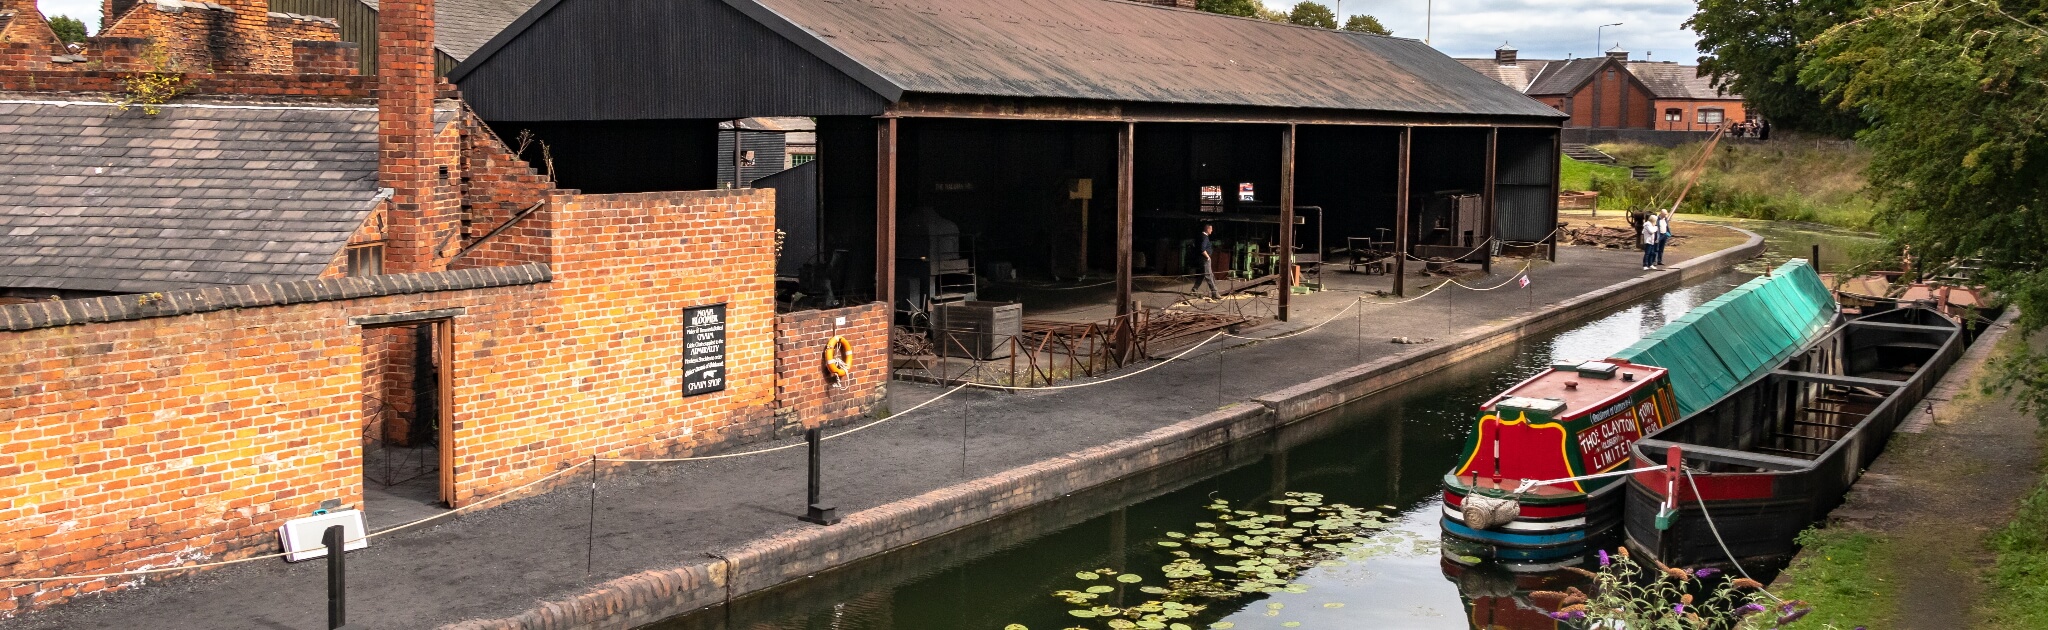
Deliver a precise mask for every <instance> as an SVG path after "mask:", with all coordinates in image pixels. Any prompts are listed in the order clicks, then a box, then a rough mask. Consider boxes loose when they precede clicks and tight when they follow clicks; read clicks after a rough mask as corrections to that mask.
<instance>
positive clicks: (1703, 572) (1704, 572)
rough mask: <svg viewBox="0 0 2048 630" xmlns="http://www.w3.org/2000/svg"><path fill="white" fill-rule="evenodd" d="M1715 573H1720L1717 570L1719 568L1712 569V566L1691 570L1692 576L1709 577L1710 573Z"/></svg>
mask: <svg viewBox="0 0 2048 630" xmlns="http://www.w3.org/2000/svg"><path fill="white" fill-rule="evenodd" d="M1716 573H1720V571H1719V570H1716V569H1712V568H1706V569H1700V570H1698V571H1694V572H1692V575H1693V577H1709V576H1712V575H1714V574H1716Z"/></svg>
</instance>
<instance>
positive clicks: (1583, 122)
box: [1566, 65, 1657, 129]
mask: <svg viewBox="0 0 2048 630" xmlns="http://www.w3.org/2000/svg"><path fill="white" fill-rule="evenodd" d="M1632 77H1633V75H1631V74H1629V72H1628V70H1627V69H1625V68H1623V67H1621V66H1618V65H1607V66H1602V67H1601V68H1600V69H1599V70H1597V71H1595V72H1594V73H1593V79H1592V80H1590V81H1587V82H1586V85H1585V86H1583V87H1580V88H1579V90H1578V91H1576V92H1573V93H1572V94H1571V100H1570V101H1569V104H1570V109H1569V110H1567V113H1569V114H1571V116H1572V118H1571V121H1570V122H1568V123H1566V124H1567V125H1568V126H1572V127H1625V128H1632V129H1652V128H1655V125H1656V121H1657V118H1656V111H1655V108H1656V97H1655V96H1653V95H1652V94H1650V91H1649V90H1647V89H1645V88H1644V87H1643V86H1642V84H1641V83H1639V82H1637V81H1635V80H1633V78H1632ZM1596 103H1597V105H1596Z"/></svg>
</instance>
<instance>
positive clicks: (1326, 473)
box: [652, 272, 1750, 630]
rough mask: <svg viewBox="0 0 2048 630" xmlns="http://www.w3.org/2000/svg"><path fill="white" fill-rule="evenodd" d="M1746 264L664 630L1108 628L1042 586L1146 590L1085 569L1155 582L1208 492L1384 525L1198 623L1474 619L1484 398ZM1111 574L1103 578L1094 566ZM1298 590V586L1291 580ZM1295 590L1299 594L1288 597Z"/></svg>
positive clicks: (1122, 595)
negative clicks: (1478, 427) (1469, 488)
mask: <svg viewBox="0 0 2048 630" xmlns="http://www.w3.org/2000/svg"><path fill="white" fill-rule="evenodd" d="M1749 277H1750V276H1749V275H1748V274H1745V273H1741V272H1729V273H1726V274H1722V275H1719V276H1715V277H1712V278H1709V279H1706V280H1704V281H1701V282H1697V283H1694V284H1692V285H1689V286H1686V287H1683V288H1679V289H1675V290H1672V291H1669V292H1666V293H1664V294H1661V295H1658V296H1654V297H1650V298H1646V299H1643V300H1640V301H1638V302H1636V303H1634V304H1631V305H1629V306H1626V307H1622V308H1620V309H1619V310H1617V311H1613V312H1610V313H1608V314H1605V315H1604V316H1600V317H1598V318H1596V319H1593V320H1590V321H1588V322H1587V323H1584V324H1582V325H1578V326H1576V327H1573V328H1570V329H1568V330H1565V331H1563V332H1560V333H1555V334H1551V335H1545V336H1540V337H1536V338H1531V339H1528V340H1525V341H1523V342H1521V343H1519V344H1517V345H1515V346H1513V347H1506V348H1502V349H1500V350H1499V351H1498V352H1495V353H1492V354H1490V355H1487V356H1485V357H1481V358H1477V359H1473V360H1470V361H1467V362H1464V363H1461V364H1459V365H1457V366H1453V367H1452V368H1449V369H1446V370H1443V371H1440V372H1437V373H1435V374H1431V375H1428V376H1425V377H1422V378H1420V379H1417V380H1414V381H1411V382H1409V383H1408V384H1404V385H1401V386H1399V387H1397V388H1395V389H1394V390H1391V391H1388V392H1384V393H1382V394H1379V395H1377V396H1373V397H1371V398H1368V399H1366V400H1363V401H1359V402H1356V403H1353V404H1350V405H1347V406H1344V407H1340V408H1338V409H1334V410H1331V411H1330V412H1327V413H1324V414H1319V415H1317V416H1316V417H1313V418H1310V419H1308V420H1304V421H1302V422H1299V423H1296V424H1293V425H1289V426H1288V427H1284V428H1283V429H1282V430H1280V431H1276V432H1275V433H1274V434H1273V435H1271V436H1270V437H1262V438H1258V439H1252V440H1246V441H1244V442H1241V443H1238V444H1234V445H1232V446H1230V447H1226V448H1221V449H1217V450H1215V451H1212V452H1210V453H1205V454H1203V455H1199V456H1196V457H1193V458H1190V459H1188V460H1183V461H1181V462H1177V463H1175V464H1171V465H1168V466H1165V467H1162V468H1160V469H1157V470H1153V471H1148V472H1146V473H1143V474H1139V475H1136V476H1134V477H1132V478H1128V479H1125V480H1121V481H1119V482H1116V483H1113V484H1109V485H1108V486H1106V487H1103V488H1098V489H1095V490H1091V491H1088V492H1085V493H1081V494H1077V495H1074V496H1072V497H1068V498H1066V499H1062V500H1061V501H1058V502H1055V503H1052V504H1049V505H1045V506H1041V507H1037V508H1033V509H1031V510H1026V511H1024V512H1022V513H1019V514H1015V515H1011V516H1008V517H1005V518H1003V519H998V520H996V521H993V522H991V523H987V524H984V525H981V526H977V527H973V528H969V529H967V530H964V531H962V532H957V533H954V534H951V535H948V536H945V537H942V538H940V539H937V540H933V541H929V542H926V543H923V544H919V545H916V546H913V547H911V548H909V549H905V550H902V551H898V552H894V553H890V554H886V555H884V556H881V557H878V558H875V559H871V560H868V561H865V562H862V563H858V564H856V565H853V566H850V567H847V568H844V569H839V570H835V571H832V572H829V573H825V574H820V575H817V576H814V577H812V578H810V579H806V580H801V581H798V582H796V583H793V584H790V585H786V586H783V587H779V588H777V589H774V590H771V591H768V592H766V593H762V594H758V595H755V596H750V597H746V598H742V599H740V600H738V601H736V602H733V603H731V604H728V605H725V606H718V607H713V608H708V609H705V610H702V611H698V612H695V613H692V614H688V615H684V616H681V617H677V618H674V619H670V620H667V621H663V622H660V623H658V624H655V625H654V626H652V627H653V628H658V629H660V630H742V629H744V630H825V629H831V630H935V629H949V630H952V629H957V630H983V629H986V630H1001V629H1003V628H1005V627H1008V626H1010V624H1021V625H1022V626H1024V627H1026V628H1029V629H1031V630H1060V629H1063V628H1089V629H1095V628H1109V627H1129V626H1127V625H1124V626H1112V625H1110V624H1108V623H1106V621H1105V620H1103V619H1081V618H1076V617H1074V616H1071V614H1070V612H1069V611H1070V610H1074V609H1076V608H1085V606H1076V605H1073V604H1070V603H1068V602H1067V601H1064V600H1062V599H1060V598H1056V597H1054V596H1053V595H1052V593H1053V592H1054V591H1060V590H1070V589H1071V590H1079V589H1084V588H1087V587H1088V586H1090V585H1101V584H1110V585H1114V586H1112V587H1106V588H1113V589H1114V590H1113V592H1108V593H1105V594H1104V595H1103V597H1104V598H1105V599H1103V600H1099V601H1098V602H1096V603H1102V604H1110V605H1125V606H1128V605H1133V604H1137V603H1139V602H1141V601H1145V600H1146V599H1156V597H1154V596H1150V595H1145V594H1142V593H1140V592H1138V590H1137V587H1138V586H1141V585H1140V584H1120V583H1117V582H1114V581H1110V580H1108V579H1106V578H1097V579H1096V580H1095V581H1087V580H1084V579H1082V577H1079V576H1077V573H1083V572H1096V571H1098V570H1101V569H1109V570H1111V571H1114V572H1118V573H1124V572H1128V573H1134V574H1138V575H1139V576H1141V577H1142V578H1143V579H1145V580H1147V581H1148V583H1149V584H1157V583H1159V582H1160V578H1159V574H1160V573H1161V567H1162V566H1163V565H1166V564H1168V563H1170V562H1172V561H1173V560H1174V559H1175V558H1174V557H1173V556H1172V555H1171V553H1172V551H1173V548H1172V547H1168V546H1162V545H1161V544H1160V543H1161V542H1168V543H1172V541H1174V540H1180V539H1179V538H1178V537H1174V536H1170V535H1169V532H1171V533H1177V534H1181V535H1183V536H1184V535H1186V533H1189V532H1200V531H1201V530H1200V529H1198V526H1197V525H1196V524H1197V523H1202V522H1210V521H1215V520H1216V513H1215V512H1212V511H1210V510H1208V509H1205V508H1206V506H1208V505H1209V504H1210V503H1211V502H1213V501H1216V500H1219V499H1220V500H1224V501H1228V502H1230V503H1231V504H1233V505H1240V506H1253V505H1256V506H1258V507H1259V508H1260V509H1265V510H1269V511H1270V510H1271V509H1272V506H1270V505H1268V502H1269V501H1271V500H1274V499H1284V498H1285V497H1287V496H1288V495H1287V493H1303V492H1306V493H1319V494H1321V495H1322V496H1323V498H1322V500H1323V501H1325V502H1329V503H1343V504H1348V505H1351V506H1355V507H1359V508H1364V509H1373V510H1378V511H1381V512H1382V513H1384V514H1385V516H1386V518H1387V519H1388V520H1389V521H1390V522H1389V523H1388V524H1387V526H1386V527H1385V528H1384V529H1381V530H1379V531H1378V532H1377V533H1374V534H1371V535H1370V536H1367V537H1365V538H1364V539H1362V540H1361V542H1363V543H1365V544H1364V545H1362V546H1359V547H1357V548H1355V549H1351V550H1349V551H1347V552H1346V553H1345V556H1346V558H1344V559H1339V560H1336V561H1333V562H1324V563H1322V564H1320V565H1318V566H1314V567H1311V568H1308V569H1306V570H1305V571H1303V572H1301V573H1300V574H1299V575H1297V576H1295V577H1294V578H1293V579H1292V580H1290V582H1291V583H1293V584H1297V585H1300V586H1298V587H1295V588H1292V589H1288V590H1287V591H1282V592H1277V593H1255V594H1252V595H1250V596H1244V597H1236V598H1231V599H1226V600H1222V601H1220V602H1217V603H1216V604H1214V605H1212V606H1210V607H1209V608H1208V609H1207V610H1204V611H1202V612H1200V613H1199V614H1197V615H1195V616H1193V617H1191V618H1187V619H1183V620H1181V622H1184V623H1187V624H1188V625H1189V626H1190V627H1193V628H1211V627H1232V628H1241V629H1245V630H1252V629H1264V628H1274V629H1282V628H1304V629H1318V628H1424V629H1428V628H1444V629H1457V630H1462V629H1465V628H1471V627H1473V624H1472V622H1471V621H1469V619H1470V618H1471V617H1472V615H1470V614H1469V611H1470V606H1471V604H1470V600H1468V599H1467V598H1466V596H1465V595H1464V594H1461V593H1460V590H1459V588H1458V585H1457V583H1455V582H1454V581H1453V580H1452V579H1448V578H1447V577H1446V575H1445V569H1444V567H1443V563H1442V556H1441V554H1440V552H1439V549H1438V546H1437V544H1438V543H1437V540H1438V537H1439V533H1438V526H1437V522H1438V517H1439V515H1440V513H1441V510H1442V502H1441V497H1440V490H1439V488H1440V486H1439V483H1440V479H1441V475H1442V474H1443V472H1444V471H1445V470H1447V469H1449V468H1450V467H1451V465H1452V464H1453V461H1452V460H1453V459H1454V458H1455V457H1456V456H1457V454H1458V451H1459V450H1460V449H1461V447H1462V446H1463V444H1464V441H1465V438H1466V435H1467V434H1468V433H1469V431H1470V429H1471V426H1472V423H1473V416H1474V412H1475V410H1476V409H1477V407H1478V405H1479V404H1480V403H1481V402H1483V401H1484V400H1485V399H1487V398H1488V397H1490V396H1492V395H1493V394H1495V393H1497V392H1499V391H1501V390H1503V389H1505V388H1507V387H1508V386H1510V385H1513V384H1514V383H1516V382H1518V381H1520V380H1522V379H1524V378H1527V377H1529V376H1531V375H1533V374H1535V373H1536V372H1538V371H1540V370H1542V369H1543V368H1544V367H1545V366H1547V365H1549V364H1550V363H1551V362H1553V361H1555V360H1564V359H1598V358H1604V357H1606V356H1609V355H1610V354H1612V353H1614V352H1615V351H1618V350H1620V349H1622V348H1624V347H1626V346H1628V345H1629V344H1631V343H1633V342H1635V341H1636V340H1637V339H1639V338H1641V337H1642V336H1643V335H1644V334H1646V333H1648V332H1649V331H1652V330H1655V329H1656V328H1658V327H1660V326H1662V325H1664V324H1665V323H1666V322H1668V321H1670V320H1671V319H1673V318H1676V317H1678V316H1679V315H1681V314H1683V313H1684V312H1685V311H1686V310H1687V309H1690V308H1691V307H1692V306H1694V305H1696V304H1699V303H1701V302H1704V301H1706V300H1709V299H1712V298H1713V297H1714V296H1717V295H1719V294H1721V293H1722V292H1724V291H1726V290H1727V289H1729V288H1731V287H1733V286H1735V285H1737V284H1740V283H1741V282H1743V281H1745V280H1747V279H1748V278H1749ZM1103 575H1107V574H1103ZM1300 587H1306V588H1300ZM1288 591H1300V592H1288Z"/></svg>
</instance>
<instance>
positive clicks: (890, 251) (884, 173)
mask: <svg viewBox="0 0 2048 630" xmlns="http://www.w3.org/2000/svg"><path fill="white" fill-rule="evenodd" d="M876 122H877V124H876V125H875V129H876V137H875V300H876V301H878V302H881V303H882V304H884V305H886V306H888V313H889V321H890V322H892V323H893V322H894V321H895V317H896V316H895V313H896V132H897V127H896V122H897V119H895V118H882V119H879V120H877V121H876Z"/></svg>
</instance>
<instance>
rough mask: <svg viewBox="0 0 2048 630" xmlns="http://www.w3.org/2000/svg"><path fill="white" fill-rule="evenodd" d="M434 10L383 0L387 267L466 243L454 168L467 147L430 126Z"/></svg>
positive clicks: (412, 267) (425, 265) (380, 120)
mask: <svg viewBox="0 0 2048 630" xmlns="http://www.w3.org/2000/svg"><path fill="white" fill-rule="evenodd" d="M433 16H434V2H433V0H385V1H384V2H382V3H379V4H378V14H377V181H378V182H379V183H381V184H383V185H384V187H386V188H390V189H391V190H392V191H393V192H392V195H391V214H390V223H389V228H388V231H387V238H386V244H385V257H384V267H385V269H386V270H388V271H391V272H394V273H412V272H422V271H434V270H438V269H446V268H447V265H448V260H449V259H450V258H452V257H453V255H454V254H455V251H456V249H459V248H460V246H461V234H459V230H460V227H461V223H460V222H461V220H462V217H461V203H462V199H461V190H460V187H459V186H458V185H457V182H456V181H455V180H454V179H453V178H452V177H451V174H452V173H454V172H455V171H454V170H453V168H454V165H455V162H456V160H458V159H460V152H461V151H462V147H461V145H460V143H459V141H451V140H458V139H459V137H450V136H436V135H435V134H434V133H433V130H434V93H435V83H436V81H437V75H436V74H435V72H434V46H433V41H434V20H433ZM449 127H450V128H451V129H452V128H453V127H455V125H450V126H449Z"/></svg>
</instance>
